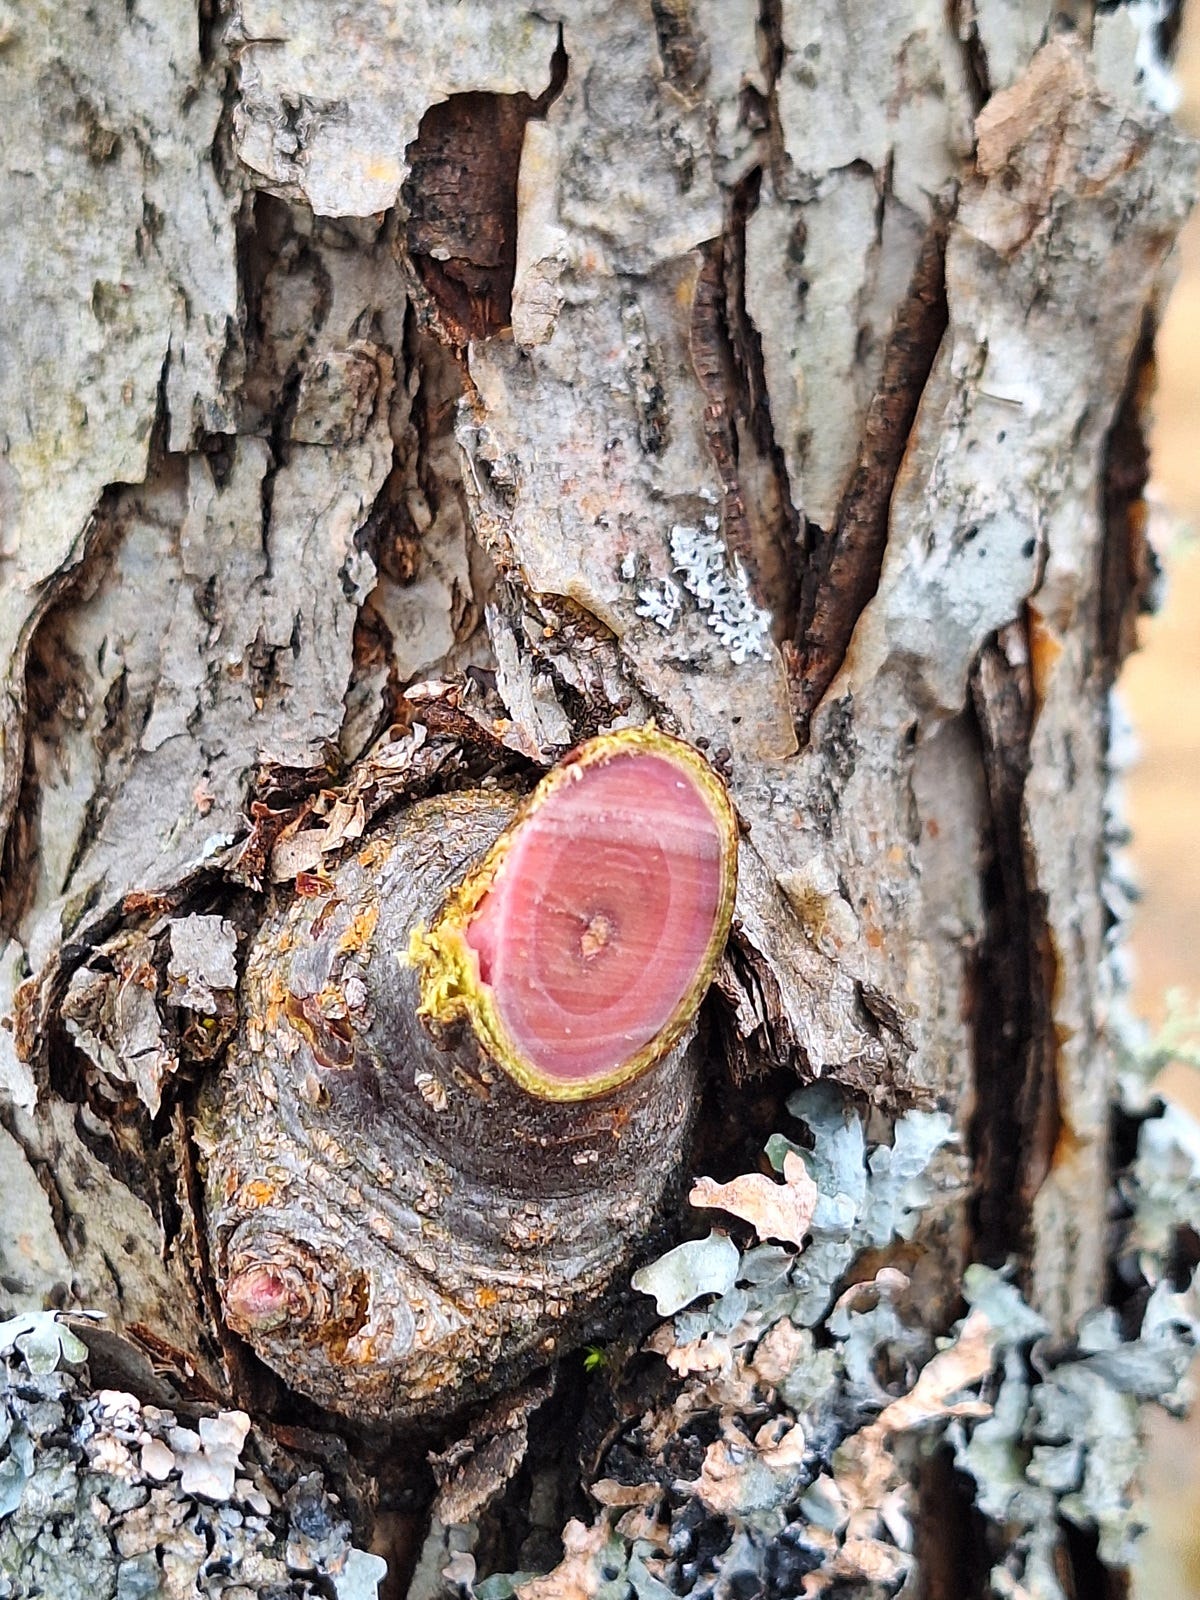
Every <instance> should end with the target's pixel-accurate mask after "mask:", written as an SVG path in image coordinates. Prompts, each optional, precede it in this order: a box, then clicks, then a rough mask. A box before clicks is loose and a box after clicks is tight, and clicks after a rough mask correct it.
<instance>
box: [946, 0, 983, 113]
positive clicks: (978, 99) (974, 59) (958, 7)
mask: <svg viewBox="0 0 1200 1600" xmlns="http://www.w3.org/2000/svg"><path fill="white" fill-rule="evenodd" d="M949 20H950V31H951V32H952V33H953V35H954V37H955V38H956V39H957V40H958V42H959V45H960V47H961V49H962V58H963V67H964V68H965V70H966V78H967V87H968V88H969V90H970V92H971V102H972V105H973V107H974V109H975V111H977V112H978V111H981V110H982V109H983V107H984V106H985V105H986V104H987V102H988V100H989V99H990V98H991V94H992V84H991V75H990V73H989V71H988V61H987V52H986V51H985V50H984V48H983V40H982V39H981V38H980V37H979V24H978V21H977V20H976V16H975V6H974V3H973V0H950V17H949Z"/></svg>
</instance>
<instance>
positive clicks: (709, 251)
mask: <svg viewBox="0 0 1200 1600" xmlns="http://www.w3.org/2000/svg"><path fill="white" fill-rule="evenodd" d="M761 177H762V174H761V172H760V171H759V170H758V169H757V168H756V169H755V170H754V171H753V172H752V173H751V174H750V175H749V176H748V177H747V178H746V179H745V180H743V182H742V183H740V184H739V185H738V187H737V188H736V189H735V191H734V193H733V197H732V205H731V214H730V221H729V227H728V229H727V231H726V233H725V236H724V238H723V239H720V240H714V241H713V242H711V243H709V244H708V245H706V246H704V247H703V257H702V264H701V268H700V274H699V277H698V278H697V281H696V297H695V301H694V304H693V308H692V326H691V333H690V342H691V354H692V365H693V366H694V368H695V370H696V375H697V377H698V378H699V380H700V387H701V388H702V390H703V391H704V396H705V400H706V402H707V403H706V405H705V408H704V431H705V437H706V439H707V441H708V448H709V454H710V455H711V457H712V459H713V462H714V464H715V466H716V468H717V472H718V474H719V476H720V480H721V495H722V501H723V505H722V510H723V518H722V521H723V525H724V531H725V539H726V543H727V544H728V546H729V550H730V552H731V554H733V555H735V556H737V557H738V558H740V560H741V561H742V562H743V564H744V565H745V567H746V570H747V573H748V575H749V577H750V581H751V584H752V586H753V588H754V591H755V594H756V596H757V598H758V600H759V602H760V603H761V604H762V605H765V606H766V608H767V609H768V610H769V611H770V613H771V616H772V620H773V626H774V631H775V634H776V637H777V639H779V640H783V639H786V638H788V637H790V636H791V634H792V632H793V631H794V628H795V619H796V607H797V603H798V599H799V595H798V589H797V571H798V567H799V564H800V563H799V560H798V552H799V549H800V547H801V532H800V525H799V523H800V519H799V517H798V516H797V514H796V511H795V508H794V506H793V504H792V496H791V487H790V484H789V482H788V474H787V468H786V466H785V464H784V460H783V452H782V451H781V450H780V449H779V446H778V444H777V443H776V441H775V435H774V431H773V429H772V426H771V416H770V411H769V408H768V400H767V385H766V377H765V373H764V368H763V354H762V344H761V341H760V339H759V335H758V330H757V329H756V328H755V326H754V324H753V322H752V321H751V319H750V315H749V312H748V311H747V309H746V296H745V275H746V223H747V219H748V218H749V216H750V214H751V212H752V211H753V210H754V208H755V206H756V204H757V203H758V192H759V185H760V182H761Z"/></svg>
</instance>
